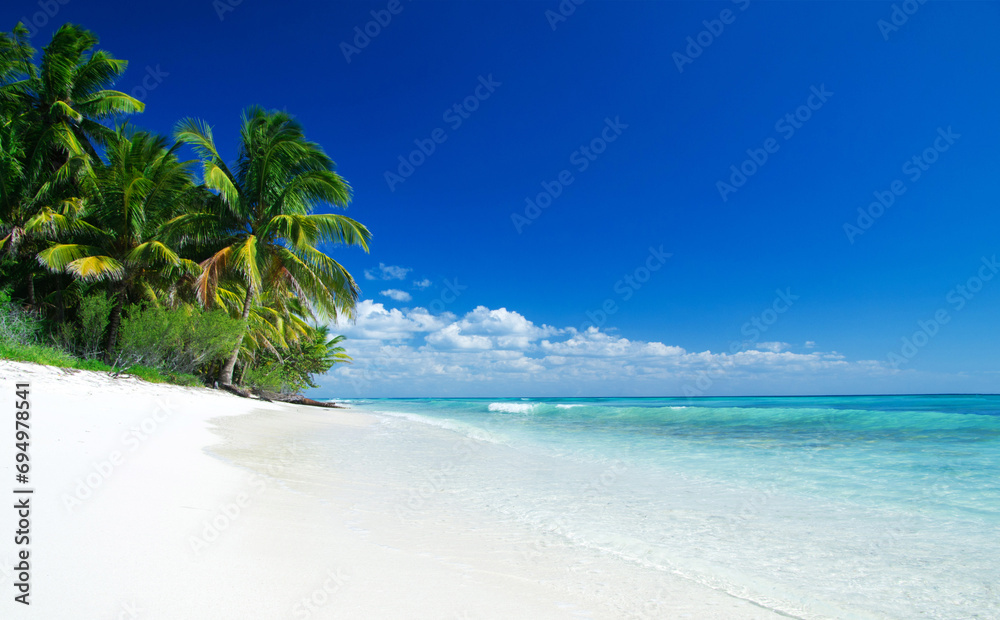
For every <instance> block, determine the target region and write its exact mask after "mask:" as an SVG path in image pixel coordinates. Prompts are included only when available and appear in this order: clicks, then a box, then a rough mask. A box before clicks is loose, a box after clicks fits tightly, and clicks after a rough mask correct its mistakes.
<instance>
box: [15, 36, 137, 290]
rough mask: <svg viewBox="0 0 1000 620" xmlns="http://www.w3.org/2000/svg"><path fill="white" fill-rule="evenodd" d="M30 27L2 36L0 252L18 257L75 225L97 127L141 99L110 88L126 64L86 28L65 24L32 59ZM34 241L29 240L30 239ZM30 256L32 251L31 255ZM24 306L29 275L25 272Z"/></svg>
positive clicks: (98, 137) (105, 136) (100, 133)
mask: <svg viewBox="0 0 1000 620" xmlns="http://www.w3.org/2000/svg"><path fill="white" fill-rule="evenodd" d="M27 39H28V31H27V29H25V28H24V26H23V25H22V24H18V25H17V26H16V27H15V28H14V30H13V31H12V33H11V34H9V35H8V34H7V33H4V34H3V36H0V112H3V118H2V120H3V123H4V126H3V128H2V129H0V167H2V172H3V180H2V181H0V190H2V192H3V193H2V194H0V234H2V235H3V236H2V238H0V249H3V250H5V251H6V252H7V253H8V254H9V255H11V256H14V257H15V258H18V255H19V254H20V253H22V252H23V250H22V242H25V241H27V242H29V243H27V247H29V248H30V249H31V250H37V249H38V242H39V241H41V240H42V239H45V238H52V237H53V236H54V235H56V234H57V233H59V232H66V231H68V230H70V229H71V228H72V226H74V220H75V215H77V214H78V212H79V208H80V206H81V204H82V202H81V198H82V197H83V195H84V186H85V185H87V183H88V181H87V179H88V177H89V176H90V175H91V173H92V166H93V165H94V164H95V163H96V162H99V157H98V155H97V152H96V149H95V145H103V144H105V143H106V142H107V141H108V140H109V139H110V138H111V137H112V136H114V133H115V132H114V130H113V129H111V128H109V127H108V126H106V125H104V124H102V122H103V121H107V120H109V119H113V118H115V117H117V116H119V115H121V114H126V113H131V112H140V111H142V109H143V104H142V103H141V102H139V101H137V100H136V99H134V98H132V97H130V96H128V95H126V94H125V93H122V92H118V91H115V90H110V87H111V86H112V85H113V84H114V83H115V81H117V80H118V78H120V77H121V75H122V74H123V73H124V71H125V68H126V66H127V65H128V63H127V62H126V61H124V60H118V59H116V58H114V57H112V56H111V55H110V54H109V53H107V52H105V51H103V50H97V51H93V48H94V46H96V45H97V43H98V40H97V37H95V36H94V35H93V34H92V33H91V32H89V31H87V30H84V29H83V28H80V27H79V26H75V25H72V24H66V25H64V26H62V27H61V28H60V29H59V30H58V31H57V32H56V33H55V34H54V35H53V37H52V40H51V42H50V43H49V45H47V46H46V47H45V49H44V51H43V53H42V58H41V66H40V67H38V66H36V65H35V64H34V62H33V58H34V54H35V51H34V50H33V49H32V48H31V47H30V46H29V45H28V43H27ZM32 241H34V242H35V243H30V242H32ZM31 253H34V252H31ZM28 279H29V282H28V285H29V303H34V286H33V284H34V278H33V276H32V275H29V278H28Z"/></svg>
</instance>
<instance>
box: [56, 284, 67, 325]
mask: <svg viewBox="0 0 1000 620" xmlns="http://www.w3.org/2000/svg"><path fill="white" fill-rule="evenodd" d="M56 287H57V289H58V299H59V305H58V306H56V322H57V323H59V324H60V325H62V324H63V323H65V322H66V299H65V297H64V296H63V292H64V291H65V290H66V287H65V285H64V284H63V274H62V273H58V274H56Z"/></svg>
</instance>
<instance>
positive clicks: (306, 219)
mask: <svg viewBox="0 0 1000 620" xmlns="http://www.w3.org/2000/svg"><path fill="white" fill-rule="evenodd" d="M176 135H177V139H178V140H181V141H183V142H186V143H188V144H190V145H191V146H192V147H194V149H195V150H196V151H197V152H198V153H199V155H201V157H202V160H203V166H204V170H203V177H204V183H205V186H206V187H208V188H209V189H210V190H212V191H213V192H216V193H217V195H218V199H217V200H216V201H214V207H215V208H214V209H206V210H204V211H202V212H196V213H188V214H184V215H181V216H178V217H177V218H175V220H174V221H173V222H171V223H170V227H171V229H172V230H173V232H174V234H176V235H178V236H179V237H180V238H182V239H184V240H186V241H188V242H191V241H195V242H213V241H214V242H215V243H217V247H216V248H215V249H214V251H213V252H212V253H211V255H210V256H209V257H208V258H207V259H205V260H204V261H203V262H202V263H201V266H202V269H203V271H202V273H201V275H200V276H199V277H198V280H197V281H196V290H197V294H198V298H199V299H200V300H201V302H202V303H203V304H204V305H205V306H206V307H211V306H212V305H213V304H216V303H217V296H218V289H219V283H220V281H221V280H224V279H225V278H226V277H227V276H235V277H236V278H238V279H239V280H240V282H241V284H242V288H243V290H244V295H243V300H242V301H243V304H242V305H243V307H242V310H241V313H240V316H241V317H242V318H243V319H244V321H245V320H246V319H247V317H248V316H249V315H250V310H251V308H252V306H253V302H254V300H255V299H256V298H258V297H259V296H260V295H261V292H262V291H263V290H264V288H265V287H267V288H268V289H269V290H270V291H271V292H272V293H275V295H272V297H277V298H281V297H282V294H283V293H284V292H286V291H287V292H290V293H294V294H295V296H297V297H298V298H299V299H300V300H301V301H302V303H303V304H304V305H305V306H306V308H307V310H308V312H309V313H310V314H312V315H314V316H323V317H336V316H338V315H341V314H345V315H351V314H352V313H353V311H354V307H355V304H356V303H357V298H358V294H359V292H360V290H359V288H358V285H357V283H356V282H355V281H354V278H353V277H351V274H350V273H348V272H347V270H346V269H344V267H343V266H342V265H340V263H338V262H337V261H335V260H334V259H333V258H331V257H330V256H328V255H327V254H325V253H324V252H323V251H322V250H321V249H320V248H319V247H318V246H319V244H321V243H323V242H330V243H338V244H346V245H357V246H360V247H362V248H364V250H365V251H366V252H367V251H368V241H369V240H370V238H371V233H369V232H368V229H367V228H365V227H364V226H363V225H361V224H359V223H358V222H356V221H354V220H352V219H350V218H348V217H345V216H343V215H340V214H335V213H315V212H314V210H315V209H316V207H319V206H322V205H330V206H335V207H346V205H347V203H348V202H349V200H350V187H349V186H348V184H347V182H346V181H345V180H344V179H343V178H341V177H340V175H338V174H337V173H336V172H335V171H334V163H333V161H332V160H331V159H330V158H329V157H328V156H327V155H326V154H325V153H324V152H323V150H322V148H321V147H320V146H319V145H318V144H315V143H313V142H309V141H308V140H306V138H305V135H304V134H303V131H302V127H301V125H300V124H299V123H298V122H296V121H295V120H294V119H293V118H292V117H291V116H290V115H289V114H287V113H285V112H268V111H265V110H263V109H262V108H259V107H256V106H255V107H250V108H248V109H247V110H246V111H245V112H244V114H243V117H242V123H241V126H240V142H239V147H238V151H237V159H236V163H235V167H234V168H233V169H230V168H229V166H228V165H227V164H226V162H225V160H224V159H223V158H222V156H221V155H219V151H218V149H217V148H216V146H215V140H214V138H213V137H212V130H211V127H209V126H208V125H206V124H205V123H204V122H202V121H198V120H194V119H186V120H183V121H181V122H180V123H179V124H178V126H177V132H176ZM241 345H242V338H241V340H240V343H238V344H237V346H236V347H235V348H234V349H233V352H232V354H231V355H230V357H229V359H228V360H227V361H226V363H225V364H224V365H223V367H222V370H221V372H220V376H219V382H220V383H221V384H223V385H231V384H232V381H233V370H234V368H235V367H236V362H237V359H238V358H239V355H240V347H241Z"/></svg>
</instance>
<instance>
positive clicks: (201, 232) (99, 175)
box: [0, 24, 371, 393]
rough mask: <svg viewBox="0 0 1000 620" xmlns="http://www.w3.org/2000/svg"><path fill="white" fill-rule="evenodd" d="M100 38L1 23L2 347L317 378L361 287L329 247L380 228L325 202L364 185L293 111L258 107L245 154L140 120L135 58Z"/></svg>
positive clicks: (289, 386) (264, 381)
mask: <svg viewBox="0 0 1000 620" xmlns="http://www.w3.org/2000/svg"><path fill="white" fill-rule="evenodd" d="M97 45H98V39H97V38H96V37H95V36H94V34H92V33H91V32H89V31H87V30H85V29H83V28H81V27H79V26H75V25H72V24H66V25H64V26H62V27H61V28H60V29H59V30H58V31H57V32H56V33H55V34H54V35H53V37H52V40H51V41H50V42H49V44H48V45H46V46H45V47H44V48H43V50H42V51H41V52H40V53H38V52H36V50H34V49H33V48H32V47H31V46H30V44H29V37H28V31H27V29H25V28H24V26H23V25H21V24H18V25H17V26H16V27H15V28H14V29H13V30H12V31H10V32H4V33H0V355H4V356H6V357H17V356H18V355H20V356H21V357H24V356H26V355H27V356H28V358H32V357H39V356H40V357H42V358H44V357H45V355H50V356H51V355H57V356H58V355H72V356H74V357H75V359H80V360H90V361H91V362H90V363H91V365H93V364H98V365H106V366H109V367H113V368H117V369H121V368H143V369H148V370H149V371H150V372H159V373H161V374H166V375H167V376H172V375H176V376H182V375H183V376H190V375H196V376H198V377H199V378H200V379H201V380H203V381H206V382H208V383H212V382H214V381H218V382H219V383H220V384H223V385H233V384H243V385H249V386H253V387H259V388H263V389H267V390H271V391H280V392H285V393H295V392H298V391H300V390H302V389H304V388H306V387H310V386H313V383H312V377H313V376H315V375H316V374H319V373H323V372H326V371H327V370H328V369H329V368H330V367H331V366H332V365H333V364H335V363H337V362H342V361H348V360H349V358H348V357H347V356H346V355H345V354H344V352H343V348H342V347H340V346H338V343H339V342H340V341H341V340H342V338H341V337H338V338H332V339H331V337H330V335H329V333H328V331H327V329H326V328H325V327H324V326H323V325H324V322H326V321H328V320H329V319H331V318H334V317H337V316H340V315H350V314H351V313H352V312H353V310H354V306H355V304H356V302H357V298H358V294H359V289H358V285H357V283H356V282H355V280H354V278H353V277H351V275H350V274H349V273H348V272H347V270H346V269H344V267H343V266H341V265H340V263H338V262H337V261H335V260H334V259H333V258H331V257H330V256H329V255H328V254H327V253H325V252H324V251H323V249H322V244H324V243H331V244H344V245H355V246H360V247H362V248H364V249H365V251H367V250H368V242H369V240H370V237H371V234H370V233H369V231H368V230H367V229H366V228H365V227H364V226H363V225H361V224H360V223H358V222H356V221H354V220H352V219H350V218H348V217H345V216H344V215H341V214H338V213H320V212H317V210H319V209H320V208H324V207H325V208H329V207H337V208H344V207H346V206H347V204H348V202H349V201H350V196H351V190H350V186H349V185H348V183H347V182H346V181H345V180H344V179H343V178H341V177H340V175H338V174H337V173H336V171H335V165H334V162H333V161H332V160H331V159H330V158H329V157H328V156H327V155H326V153H324V151H323V149H322V148H321V147H320V146H319V145H318V144H315V143H313V142H310V141H309V140H307V139H306V137H305V135H304V133H303V130H302V127H301V126H300V124H299V123H297V122H296V121H295V119H294V118H292V117H291V116H290V115H288V114H287V113H285V112H276V111H268V110H263V109H261V108H259V107H249V108H247V109H246V111H245V112H244V114H243V117H242V122H241V125H240V130H239V131H240V133H239V146H238V149H237V152H236V153H235V157H234V158H232V159H229V160H227V159H225V158H224V157H223V156H222V154H220V153H219V151H218V150H217V148H216V146H215V140H214V138H213V136H212V129H211V127H209V126H208V125H207V124H206V123H205V122H203V121H201V120H197V119H190V118H189V119H184V120H181V121H180V122H179V123H178V124H177V126H176V130H175V132H174V135H173V136H171V137H169V138H168V137H165V136H161V135H157V134H155V133H151V132H148V131H143V130H141V129H138V128H136V127H134V126H133V125H131V124H129V123H128V122H127V119H128V118H129V117H130V116H131V115H134V114H137V113H140V112H142V111H143V108H144V105H143V103H142V102H141V101H138V100H136V99H135V98H133V97H131V96H129V95H127V94H125V93H123V92H119V91H116V90H114V86H115V83H116V82H117V81H118V80H119V79H120V78H121V77H122V75H123V74H124V72H125V69H126V66H127V62H126V61H124V60H121V59H118V58H115V57H114V56H112V55H111V54H110V53H108V52H107V51H105V50H102V49H98V47H97ZM184 145H188V146H190V147H192V148H193V150H194V152H195V153H196V155H197V157H198V160H196V161H182V159H181V158H180V157H179V155H178V152H179V149H181V147H182V146H184ZM30 351H34V353H30ZM41 351H45V353H44V354H43V353H41ZM18 352H20V353H18Z"/></svg>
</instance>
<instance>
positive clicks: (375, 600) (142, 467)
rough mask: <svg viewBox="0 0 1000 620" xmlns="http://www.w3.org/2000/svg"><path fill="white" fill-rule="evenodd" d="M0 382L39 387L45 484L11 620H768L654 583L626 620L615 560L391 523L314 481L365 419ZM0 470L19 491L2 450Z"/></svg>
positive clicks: (360, 484)
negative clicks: (325, 456)
mask: <svg viewBox="0 0 1000 620" xmlns="http://www.w3.org/2000/svg"><path fill="white" fill-rule="evenodd" d="M0 376H2V377H3V382H2V383H3V386H4V388H5V389H6V390H8V391H10V392H11V393H13V391H14V384H15V382H20V381H23V380H26V381H28V382H29V383H30V385H31V388H30V389H31V402H32V411H33V417H32V420H33V435H32V446H31V457H32V472H33V480H32V483H33V485H34V486H35V487H36V491H35V496H34V501H35V502H36V504H34V506H33V513H32V526H31V528H32V540H31V545H30V548H31V560H32V562H31V570H30V581H31V594H30V601H31V605H30V606H29V607H27V608H25V607H24V606H23V605H20V604H17V603H15V602H14V601H13V594H11V595H10V596H6V597H4V600H3V603H0V615H3V617H5V618H37V617H73V618H119V617H121V618H129V617H135V618H179V617H184V618H325V617H356V618H362V617H391V616H395V617H409V618H432V617H433V618H441V617H455V618H494V617H510V616H515V615H520V616H523V617H539V618H561V617H591V618H611V617H622V616H623V615H625V616H629V615H631V616H632V617H656V616H657V615H660V614H661V613H663V612H671V611H672V612H673V613H674V615H676V616H677V617H685V616H684V615H685V614H688V615H689V617H697V618H770V617H777V614H775V613H774V612H771V611H769V610H766V609H763V608H760V607H757V606H755V605H753V604H751V603H748V602H746V601H743V600H740V599H737V598H734V597H731V596H728V595H726V594H724V593H722V592H717V591H714V590H711V589H710V588H706V587H704V586H700V585H698V584H693V583H689V582H686V581H685V580H683V579H680V578H676V577H673V576H670V575H662V574H656V573H655V572H646V573H644V572H643V571H637V572H632V573H630V574H632V575H633V577H635V578H636V579H637V581H636V582H635V583H634V584H621V585H623V586H624V588H625V589H624V591H625V592H628V591H629V590H628V588H629V587H630V585H632V586H634V594H635V595H636V600H635V601H632V607H631V609H630V610H626V609H625V608H624V607H623V606H628V605H629V603H628V601H623V600H621V592H622V589H621V588H615V590H616V591H617V594H616V595H614V596H612V595H610V594H608V592H606V591H605V590H608V589H607V588H606V585H607V584H604V586H605V587H604V589H603V590H602V587H601V584H602V583H603V582H604V580H606V579H607V578H608V576H609V572H608V571H609V564H608V563H612V564H614V563H616V562H619V560H615V559H612V558H605V557H601V556H600V554H594V555H593V556H592V557H589V558H587V559H586V562H584V563H579V561H578V562H577V563H576V564H575V565H572V566H567V565H565V564H562V563H563V562H565V561H566V558H567V557H568V556H567V555H566V554H567V553H568V552H567V550H565V549H562V550H559V549H553V550H551V551H552V553H551V554H549V553H547V552H545V553H537V554H533V555H532V556H530V557H529V556H526V555H525V554H524V553H523V550H519V549H515V548H510V547H509V545H510V543H511V539H510V538H509V534H508V533H506V532H501V531H496V530H495V529H494V530H491V529H490V528H491V525H490V524H489V523H478V524H475V523H468V522H462V521H458V522H455V521H452V522H449V519H450V517H449V516H448V515H446V514H444V513H436V512H434V510H433V509H432V508H428V509H427V510H424V511H423V512H422V513H421V515H420V519H419V520H417V522H415V523H409V524H407V523H404V522H403V521H401V520H400V519H399V518H398V516H397V515H393V514H385V511H384V510H383V509H384V508H385V504H384V503H380V502H382V501H383V500H384V498H385V495H384V493H385V491H386V490H385V489H368V488H366V486H365V484H366V483H365V480H363V479H359V477H358V476H354V477H353V478H350V477H348V478H344V479H337V478H336V476H330V474H329V473H328V472H326V471H322V470H318V469H315V468H312V469H310V465H309V464H310V463H315V462H316V461H315V457H316V454H315V453H314V451H315V449H316V446H315V445H309V444H308V443H307V444H306V445H305V446H304V447H303V446H302V443H303V440H302V438H308V437H310V436H311V435H314V434H315V433H317V432H319V431H320V430H322V431H323V432H326V433H330V432H333V433H335V434H337V435H338V436H341V437H342V438H344V439H345V440H347V439H350V438H352V437H355V436H356V437H358V438H361V437H362V436H365V437H367V439H366V440H365V441H366V442H367V443H365V444H364V445H365V446H366V449H370V447H371V446H372V445H377V442H378V437H377V432H376V431H377V427H378V424H379V421H378V420H377V418H375V417H373V416H371V415H366V414H361V413H357V412H356V411H350V410H324V409H315V408H310V407H301V406H294V405H284V404H269V403H264V402H260V401H252V400H247V399H241V398H239V397H236V396H233V395H230V394H225V393H222V392H218V391H215V390H209V389H202V388H183V387H177V386H169V385H158V384H149V383H145V382H141V381H138V380H135V379H132V378H128V377H119V378H116V379H115V378H111V377H110V376H109V375H107V373H92V372H87V371H66V370H62V369H57V368H52V367H44V366H38V365H34V364H23V363H13V362H6V361H3V362H0ZM373 433H374V434H373ZM372 442H374V443H372ZM311 451H312V452H311ZM347 457H349V458H353V459H354V460H363V459H364V458H365V457H364V455H362V454H353V455H347ZM0 459H2V461H0V463H2V464H0V472H3V475H4V476H10V478H11V479H12V478H13V472H12V467H11V464H12V462H13V454H12V451H11V448H10V447H9V446H8V447H5V448H4V449H3V452H2V453H0ZM422 465H425V466H428V467H429V466H431V465H432V464H428V463H424V464H421V463H413V466H414V467H420V466H422ZM362 478H363V477H362ZM373 478H375V476H373ZM369 498H379V499H378V501H376V500H375V499H371V500H370V499H369ZM5 512H6V515H5V516H4V517H3V518H2V520H0V525H2V527H3V528H4V530H6V531H7V532H8V533H9V532H12V531H13V528H14V527H15V523H14V521H13V519H12V518H11V517H12V513H11V511H5ZM431 526H433V527H431ZM11 543H12V540H11V537H8V536H5V543H4V545H3V547H2V548H0V560H3V566H4V570H3V571H0V581H2V583H3V586H2V588H3V590H5V591H7V592H8V593H11V592H12V591H13V587H12V586H13V580H14V579H15V576H14V575H13V574H12V573H10V568H11V567H13V566H14V563H13V559H14V558H13V557H12V554H13V553H14V552H15V549H14V548H13V545H12V544H11ZM507 556H510V557H507ZM515 556H516V558H517V559H516V561H515V563H514V564H512V563H511V561H512V560H511V557H515ZM526 557H527V558H528V559H527V560H526V559H525V558H526ZM577 560H579V557H578V558H577ZM512 567H516V570H514V569H512ZM616 570H617V567H616ZM574 571H576V572H574Z"/></svg>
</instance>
